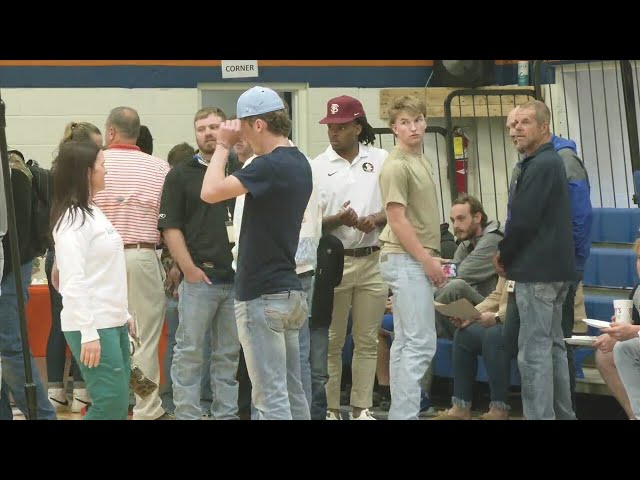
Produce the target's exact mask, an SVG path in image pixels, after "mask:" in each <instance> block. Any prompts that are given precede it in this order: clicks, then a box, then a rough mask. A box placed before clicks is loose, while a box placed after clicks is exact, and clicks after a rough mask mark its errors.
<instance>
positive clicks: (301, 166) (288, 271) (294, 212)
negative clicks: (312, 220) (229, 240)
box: [233, 147, 313, 302]
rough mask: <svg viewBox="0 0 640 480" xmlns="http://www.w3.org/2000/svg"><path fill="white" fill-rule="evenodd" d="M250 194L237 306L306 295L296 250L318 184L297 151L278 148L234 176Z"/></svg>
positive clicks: (244, 221)
mask: <svg viewBox="0 0 640 480" xmlns="http://www.w3.org/2000/svg"><path fill="white" fill-rule="evenodd" d="M233 175H235V176H236V177H237V178H238V180H240V182H241V183H242V185H244V187H245V188H246V189H247V190H248V192H247V194H246V197H245V201H244V211H243V213H242V226H241V229H240V248H239V250H238V270H237V272H236V285H235V291H236V300H238V301H244V302H246V301H249V300H253V299H255V298H258V297H259V296H260V295H265V294H269V293H278V292H282V291H285V290H302V285H301V284H300V280H299V279H298V275H297V274H296V260H295V256H296V250H297V249H298V239H299V236H300V227H301V225H302V217H303V216H304V211H305V209H306V208H307V204H308V203H309V197H310V196H311V190H312V188H313V181H312V176H311V166H310V165H309V161H308V160H307V158H306V157H305V156H304V155H303V154H302V153H300V151H299V150H298V149H297V148H296V147H277V148H275V149H274V150H273V151H272V152H271V153H268V154H267V155H262V156H260V157H257V158H255V159H254V160H253V161H252V162H251V163H250V164H249V165H248V166H247V167H245V168H243V169H242V170H238V171H236V172H234V173H233Z"/></svg>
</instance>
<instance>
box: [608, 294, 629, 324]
mask: <svg viewBox="0 0 640 480" xmlns="http://www.w3.org/2000/svg"><path fill="white" fill-rule="evenodd" d="M613 311H614V313H615V316H616V322H618V323H629V324H630V323H633V322H632V320H631V318H632V314H633V300H614V301H613Z"/></svg>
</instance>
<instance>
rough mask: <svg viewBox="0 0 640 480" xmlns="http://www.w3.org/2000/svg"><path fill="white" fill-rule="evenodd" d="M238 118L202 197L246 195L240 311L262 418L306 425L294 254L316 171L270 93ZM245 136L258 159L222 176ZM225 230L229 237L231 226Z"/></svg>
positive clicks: (245, 98)
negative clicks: (291, 138) (293, 142)
mask: <svg viewBox="0 0 640 480" xmlns="http://www.w3.org/2000/svg"><path fill="white" fill-rule="evenodd" d="M237 117H238V119H237V120H231V121H226V122H224V123H223V124H222V125H221V126H220V129H219V130H218V137H217V141H216V149H215V152H214V154H213V156H212V158H211V162H210V163H209V167H208V168H207V173H206V174H205V178H204V182H203V184H202V190H201V198H202V200H204V201H205V202H209V203H216V202H221V201H223V200H226V199H228V198H235V197H237V196H239V195H243V194H246V196H245V205H244V213H243V217H242V228H241V230H240V248H239V252H238V268H237V273H236V299H235V310H236V321H237V324H238V335H239V337H240V342H241V344H242V348H243V350H244V354H245V359H246V362H247V370H248V372H249V377H250V378H251V383H252V386H253V392H252V398H253V403H254V405H255V408H256V410H257V412H258V418H259V419H261V420H290V419H294V420H309V419H310V415H309V405H308V403H307V400H306V398H305V395H304V391H303V389H302V382H301V380H300V350H299V340H298V331H299V329H300V327H301V326H302V325H303V324H304V321H305V319H306V318H307V317H308V315H309V312H308V307H307V300H306V295H305V294H304V292H303V291H302V285H301V283H300V280H299V278H298V275H297V274H296V261H295V255H296V250H297V248H298V239H299V234H300V228H301V225H302V219H303V215H304V211H305V209H306V207H307V204H308V202H309V197H310V196H311V191H312V189H313V184H312V174H311V166H310V165H309V162H308V160H307V159H306V157H305V156H304V154H302V153H301V152H300V151H299V150H298V149H297V148H296V147H293V146H291V145H290V144H289V139H288V136H289V132H290V131H291V119H290V118H289V115H288V113H287V111H286V109H285V106H284V103H283V101H282V99H281V98H280V97H279V96H278V94H277V93H276V92H274V91H273V90H271V89H269V88H265V87H253V88H251V89H249V90H247V91H246V92H244V93H243V94H242V95H241V96H240V98H239V99H238V105H237ZM241 137H242V138H244V140H245V141H247V142H248V143H249V144H250V145H251V147H252V148H253V150H254V152H255V154H256V158H255V159H254V160H253V162H252V163H251V164H250V165H249V166H247V167H246V168H243V169H242V170H239V171H236V172H234V173H233V174H232V175H230V176H228V177H226V178H225V176H224V167H225V165H226V163H227V160H228V157H229V149H230V148H231V146H233V145H234V144H235V143H237V142H238V140H239V139H240V138H241ZM228 227H229V228H228V232H229V235H230V237H229V238H230V239H232V238H233V237H234V235H233V225H229V226H228Z"/></svg>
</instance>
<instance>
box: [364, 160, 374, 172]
mask: <svg viewBox="0 0 640 480" xmlns="http://www.w3.org/2000/svg"><path fill="white" fill-rule="evenodd" d="M362 170H364V171H365V172H369V173H371V172H373V165H372V164H371V163H369V162H364V163H363V164H362Z"/></svg>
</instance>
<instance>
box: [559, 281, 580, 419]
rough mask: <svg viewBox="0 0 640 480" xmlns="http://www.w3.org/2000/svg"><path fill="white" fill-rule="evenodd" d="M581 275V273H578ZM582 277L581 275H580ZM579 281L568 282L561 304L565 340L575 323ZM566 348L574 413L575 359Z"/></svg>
mask: <svg viewBox="0 0 640 480" xmlns="http://www.w3.org/2000/svg"><path fill="white" fill-rule="evenodd" d="M580 273H582V272H580ZM581 277H582V275H581ZM579 284H580V280H575V281H573V282H569V290H567V296H566V298H565V299H564V303H563V304H562V333H563V335H564V337H565V338H571V335H572V334H573V324H574V321H575V308H574V305H575V301H576V292H577V290H578V285H579ZM565 346H566V348H567V364H568V366H569V387H570V389H571V406H572V408H573V411H574V412H575V411H576V357H575V355H574V352H573V349H574V347H573V346H572V345H566V344H565Z"/></svg>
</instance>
